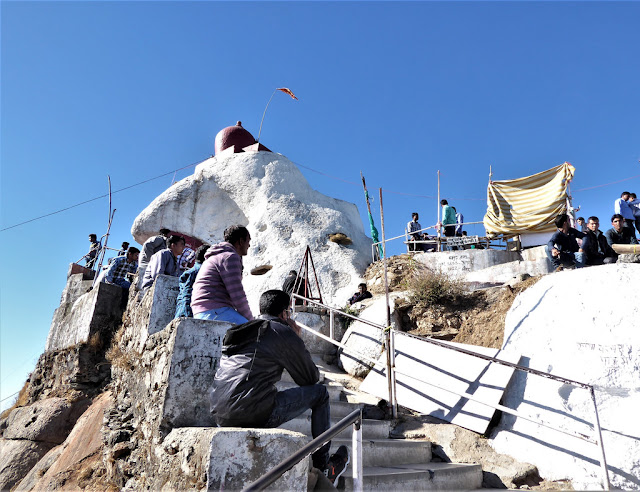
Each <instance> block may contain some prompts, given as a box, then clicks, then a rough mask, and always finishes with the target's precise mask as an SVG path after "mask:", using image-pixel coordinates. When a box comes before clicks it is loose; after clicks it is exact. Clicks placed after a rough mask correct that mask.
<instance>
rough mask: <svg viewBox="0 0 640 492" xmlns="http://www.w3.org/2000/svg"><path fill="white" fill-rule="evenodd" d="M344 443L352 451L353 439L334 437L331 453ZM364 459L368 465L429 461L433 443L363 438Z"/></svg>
mask: <svg viewBox="0 0 640 492" xmlns="http://www.w3.org/2000/svg"><path fill="white" fill-rule="evenodd" d="M342 445H345V446H346V447H347V449H348V450H349V453H351V452H352V445H351V439H334V440H333V441H331V453H332V454H333V453H335V452H336V450H337V449H338V447H339V446H342ZM352 459H353V458H352ZM362 460H363V463H364V466H367V467H369V466H383V465H384V466H396V465H404V463H429V462H430V461H431V443H430V442H429V441H412V440H408V439H363V440H362Z"/></svg>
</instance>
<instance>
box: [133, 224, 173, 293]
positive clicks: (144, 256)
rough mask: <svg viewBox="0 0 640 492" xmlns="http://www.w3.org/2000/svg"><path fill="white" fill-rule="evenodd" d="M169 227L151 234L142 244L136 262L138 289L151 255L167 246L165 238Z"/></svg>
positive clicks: (167, 235)
mask: <svg viewBox="0 0 640 492" xmlns="http://www.w3.org/2000/svg"><path fill="white" fill-rule="evenodd" d="M169 232H170V231H169V229H166V228H164V227H163V228H162V229H160V234H158V235H157V236H151V237H150V238H149V239H147V240H146V241H145V242H144V244H143V245H142V253H140V261H139V262H138V289H141V288H142V282H143V280H144V271H145V270H146V269H147V265H149V262H150V261H151V257H152V256H153V255H155V254H156V253H157V252H158V251H162V250H163V249H165V248H166V247H167V238H168V237H169Z"/></svg>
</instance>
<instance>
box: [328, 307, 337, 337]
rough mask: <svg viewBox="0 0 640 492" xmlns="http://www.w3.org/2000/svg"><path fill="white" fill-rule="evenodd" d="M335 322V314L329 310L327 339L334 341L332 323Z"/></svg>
mask: <svg viewBox="0 0 640 492" xmlns="http://www.w3.org/2000/svg"><path fill="white" fill-rule="evenodd" d="M335 322H336V318H335V314H334V311H333V309H331V310H330V311H329V338H331V340H335V339H336V337H335V328H334V323H335Z"/></svg>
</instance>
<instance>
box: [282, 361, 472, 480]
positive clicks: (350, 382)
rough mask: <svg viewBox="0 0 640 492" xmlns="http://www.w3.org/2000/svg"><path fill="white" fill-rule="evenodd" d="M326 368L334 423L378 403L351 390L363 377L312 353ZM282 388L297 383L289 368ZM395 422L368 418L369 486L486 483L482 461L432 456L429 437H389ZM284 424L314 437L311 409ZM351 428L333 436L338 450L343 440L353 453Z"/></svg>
mask: <svg viewBox="0 0 640 492" xmlns="http://www.w3.org/2000/svg"><path fill="white" fill-rule="evenodd" d="M312 357H313V360H314V362H315V363H316V365H317V366H318V368H319V369H320V381H321V382H322V383H324V384H325V385H326V386H327V389H328V390H329V399H330V402H331V425H332V426H333V425H335V424H336V423H337V422H338V421H340V420H341V419H342V418H343V417H345V416H346V415H348V414H349V413H351V412H353V411H354V410H356V409H358V408H359V407H362V406H363V405H364V404H373V405H375V404H377V403H378V399H377V398H375V397H373V396H371V395H368V394H365V393H361V392H359V391H357V390H350V389H347V388H346V387H345V386H347V387H357V385H358V384H359V381H358V380H356V379H355V378H352V377H351V376H349V375H348V374H346V373H344V371H342V370H341V369H339V368H338V367H337V366H334V365H329V364H327V363H326V362H324V361H323V359H322V355H321V354H313V355H312ZM277 386H278V389H279V390H283V389H286V388H290V387H292V386H295V383H294V382H293V380H292V379H291V376H289V374H287V373H286V371H285V372H284V373H283V377H282V381H280V383H278V385H277ZM390 426H391V422H390V421H388V420H372V419H363V421H362V448H363V456H362V458H363V465H364V466H363V472H364V490H372V491H373V490H387V491H388V490H471V489H479V488H481V486H482V469H481V467H480V465H469V464H455V463H441V462H432V461H431V443H430V442H428V441H417V440H406V439H391V438H389V431H390ZM280 428H281V429H287V430H291V431H296V432H300V433H302V434H306V435H309V437H311V410H307V411H306V412H305V413H303V414H302V415H300V416H299V417H297V418H295V419H293V420H290V421H289V422H285V423H284V424H282V425H281V426H280ZM351 434H352V429H351V427H349V428H347V429H345V430H344V431H343V432H342V433H340V434H339V435H338V438H337V439H334V440H332V441H331V452H332V453H333V452H334V451H335V450H336V449H337V448H338V447H339V446H340V445H343V444H344V445H345V446H347V448H348V449H349V452H350V453H351V447H352V446H351ZM343 477H344V478H345V489H346V490H353V478H352V469H351V465H349V469H348V470H347V471H346V472H345V474H344V475H343Z"/></svg>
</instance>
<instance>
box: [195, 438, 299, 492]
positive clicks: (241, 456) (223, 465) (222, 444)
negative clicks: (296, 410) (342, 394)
mask: <svg viewBox="0 0 640 492" xmlns="http://www.w3.org/2000/svg"><path fill="white" fill-rule="evenodd" d="M309 440H310V439H309V438H308V437H307V436H305V435H303V434H300V433H298V432H291V431H286V430H282V429H239V428H235V427H227V428H218V429H216V432H215V434H214V435H213V438H212V440H211V459H210V462H209V470H208V474H207V476H208V483H207V489H208V490H241V489H243V488H245V487H246V486H248V485H249V484H251V483H252V482H254V481H255V480H257V479H258V478H260V477H261V476H262V475H264V474H265V473H266V472H268V471H270V470H272V469H273V468H274V467H275V466H276V465H278V464H279V463H280V462H281V461H283V460H285V459H287V458H288V457H290V456H291V455H292V454H294V453H295V452H296V451H299V450H300V449H301V448H302V447H303V446H304V445H305V444H307V443H308V442H309ZM309 461H310V458H309V457H307V458H305V459H303V460H301V461H300V462H299V463H298V464H297V465H296V466H294V467H293V468H292V469H291V470H289V471H288V472H286V473H285V474H284V475H282V477H280V479H278V480H277V481H276V482H275V483H274V484H273V485H271V486H270V487H268V488H267V490H278V491H281V490H292V491H293V490H296V491H305V490H307V476H308V472H309V466H310V465H309Z"/></svg>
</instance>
